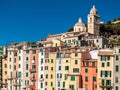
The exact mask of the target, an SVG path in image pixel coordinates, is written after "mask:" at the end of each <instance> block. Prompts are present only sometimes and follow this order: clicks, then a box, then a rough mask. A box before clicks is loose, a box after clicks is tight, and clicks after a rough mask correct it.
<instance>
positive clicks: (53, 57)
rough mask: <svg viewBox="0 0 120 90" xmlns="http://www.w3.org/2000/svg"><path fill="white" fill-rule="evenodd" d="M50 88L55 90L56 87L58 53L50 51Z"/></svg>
mask: <svg viewBox="0 0 120 90" xmlns="http://www.w3.org/2000/svg"><path fill="white" fill-rule="evenodd" d="M46 77H48V84H47V86H48V90H55V88H56V53H54V52H50V53H49V65H48V76H46Z"/></svg>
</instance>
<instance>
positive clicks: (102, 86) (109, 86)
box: [100, 85, 113, 88]
mask: <svg viewBox="0 0 120 90" xmlns="http://www.w3.org/2000/svg"><path fill="white" fill-rule="evenodd" d="M100 88H113V86H111V85H100Z"/></svg>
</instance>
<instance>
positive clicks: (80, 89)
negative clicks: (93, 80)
mask: <svg viewBox="0 0 120 90" xmlns="http://www.w3.org/2000/svg"><path fill="white" fill-rule="evenodd" d="M77 90H86V89H85V88H78V89H77Z"/></svg>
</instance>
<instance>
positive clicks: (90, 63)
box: [80, 52, 97, 90]
mask: <svg viewBox="0 0 120 90" xmlns="http://www.w3.org/2000/svg"><path fill="white" fill-rule="evenodd" d="M94 53H95V52H94ZM96 55H97V53H96ZM80 88H83V89H85V90H97V58H96V56H95V55H93V56H91V57H90V58H88V59H87V58H86V59H83V60H82V63H81V82H80Z"/></svg>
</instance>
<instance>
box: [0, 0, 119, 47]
mask: <svg viewBox="0 0 120 90" xmlns="http://www.w3.org/2000/svg"><path fill="white" fill-rule="evenodd" d="M119 4H120V0H0V45H8V44H10V43H11V42H22V41H38V40H41V39H44V38H45V37H46V36H47V35H48V34H50V33H51V34H56V33H62V32H66V31H67V30H68V29H69V28H71V27H72V26H74V24H75V23H76V22H77V21H78V18H80V17H81V18H82V20H83V22H84V23H87V15H88V13H89V11H90V9H91V8H92V6H93V5H95V6H96V8H97V10H98V13H99V15H100V16H101V19H100V20H101V21H104V22H107V21H108V20H112V19H113V18H118V17H120V10H119V8H120V5H119Z"/></svg>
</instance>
